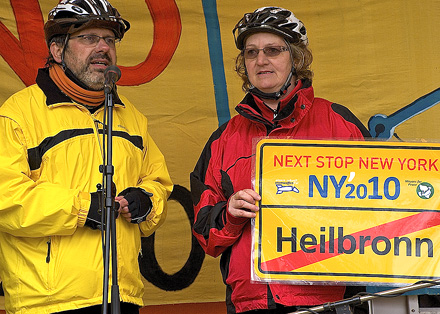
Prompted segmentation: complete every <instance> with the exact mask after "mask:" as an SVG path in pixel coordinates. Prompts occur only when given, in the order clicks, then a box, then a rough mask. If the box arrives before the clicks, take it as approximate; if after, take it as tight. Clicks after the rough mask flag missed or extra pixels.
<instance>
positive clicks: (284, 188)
mask: <svg viewBox="0 0 440 314" xmlns="http://www.w3.org/2000/svg"><path fill="white" fill-rule="evenodd" d="M276 186H277V194H282V193H284V192H295V193H299V190H298V188H297V187H296V186H294V185H289V184H276Z"/></svg>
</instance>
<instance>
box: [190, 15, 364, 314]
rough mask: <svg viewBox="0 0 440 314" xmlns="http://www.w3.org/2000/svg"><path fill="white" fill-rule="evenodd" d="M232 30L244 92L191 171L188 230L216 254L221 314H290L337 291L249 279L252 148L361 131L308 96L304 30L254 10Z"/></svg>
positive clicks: (341, 110)
mask: <svg viewBox="0 0 440 314" xmlns="http://www.w3.org/2000/svg"><path fill="white" fill-rule="evenodd" d="M233 33H234V36H235V43H236V46H237V48H238V49H239V50H240V53H239V55H238V57H237V60H236V71H237V73H238V74H239V75H240V76H241V77H242V79H243V89H244V90H245V91H246V92H247V93H246V96H245V97H244V99H243V100H242V101H241V103H240V104H239V105H238V106H237V107H236V110H237V112H238V113H239V114H238V115H236V116H235V117H233V118H232V119H231V120H229V121H228V122H227V123H225V124H224V125H222V126H221V127H219V128H218V129H217V130H216V131H215V132H214V133H213V134H212V136H211V137H210V139H209V140H208V142H207V144H206V146H205V148H204V150H203V152H202V154H201V156H200V159H199V161H198V163H197V165H196V167H195V169H194V171H193V172H192V173H191V190H192V196H193V201H194V209H195V223H194V226H193V233H194V235H195V236H196V237H197V239H198V240H199V242H200V244H201V246H202V247H203V248H204V250H205V252H206V253H207V254H209V255H211V256H214V257H216V256H219V255H222V257H221V262H220V264H221V271H222V275H223V279H224V282H225V284H226V303H227V309H228V313H244V312H251V313H254V312H257V313H290V312H293V311H295V310H296V309H298V308H299V307H310V306H312V305H319V304H322V303H326V302H332V301H337V300H340V299H342V298H343V296H344V291H345V287H343V286H319V285H309V286H301V285H288V284H273V283H269V284H261V283H252V282H251V273H250V272H251V223H250V221H251V219H252V218H254V217H255V216H256V214H255V213H256V212H257V211H258V206H257V205H256V202H257V201H258V200H260V196H259V195H258V194H257V193H256V192H255V191H254V190H253V188H252V180H251V173H252V168H251V166H252V143H253V140H254V139H255V138H261V137H265V136H273V137H290V138H308V139H331V138H333V139H359V140H361V139H363V138H364V137H367V136H369V133H368V131H367V129H366V128H365V127H364V126H363V125H362V123H361V122H360V121H359V120H358V119H357V118H356V117H355V116H354V115H353V114H352V113H351V112H350V111H349V110H348V109H347V108H345V107H343V106H341V105H338V104H335V103H332V102H330V101H328V100H325V99H322V98H316V97H314V93H313V87H312V71H311V70H310V64H311V62H312V54H311V52H310V50H309V48H308V39H307V32H306V29H305V27H304V25H303V24H302V22H301V21H299V20H298V19H297V18H296V17H295V16H294V15H293V14H292V12H290V11H288V10H285V9H283V8H278V7H264V8H260V9H257V10H256V11H254V12H252V13H247V14H245V15H244V17H243V18H242V19H241V20H240V21H239V22H238V24H237V25H236V27H235V28H234V30H233ZM321 313H322V312H321Z"/></svg>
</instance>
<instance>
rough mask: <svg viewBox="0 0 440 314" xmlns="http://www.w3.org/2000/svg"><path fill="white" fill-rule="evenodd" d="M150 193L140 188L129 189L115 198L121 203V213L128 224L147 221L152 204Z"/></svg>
mask: <svg viewBox="0 0 440 314" xmlns="http://www.w3.org/2000/svg"><path fill="white" fill-rule="evenodd" d="M150 196H152V195H149V193H147V192H145V191H144V190H142V189H140V188H128V189H125V190H124V191H122V192H121V194H120V195H119V196H117V197H116V198H115V201H116V202H118V203H119V205H120V206H119V213H121V215H122V217H124V218H125V220H127V221H128V222H131V223H133V224H139V223H141V222H142V221H145V220H146V219H147V216H148V214H149V213H150V212H151V207H152V203H151V200H150Z"/></svg>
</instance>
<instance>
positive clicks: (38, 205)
mask: <svg viewBox="0 0 440 314" xmlns="http://www.w3.org/2000/svg"><path fill="white" fill-rule="evenodd" d="M0 129H1V130H2V135H1V136H0V147H1V150H0V231H1V232H5V233H9V234H12V235H14V236H17V237H41V236H50V235H70V234H72V233H73V232H74V231H75V230H76V228H77V226H78V225H81V224H84V221H85V218H86V216H87V213H88V209H89V207H90V194H89V193H86V192H81V191H79V190H77V189H69V188H64V187H62V186H60V185H56V184H53V183H50V182H47V181H45V180H44V179H38V180H33V179H32V173H31V170H30V166H29V162H28V154H27V149H28V147H27V145H26V138H25V136H24V134H23V131H22V129H21V128H20V126H19V125H18V123H17V122H16V121H14V120H12V119H10V118H8V117H5V116H0Z"/></svg>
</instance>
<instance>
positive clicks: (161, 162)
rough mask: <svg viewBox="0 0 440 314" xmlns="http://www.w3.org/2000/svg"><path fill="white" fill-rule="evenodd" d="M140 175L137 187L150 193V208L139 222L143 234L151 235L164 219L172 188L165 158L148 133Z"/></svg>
mask: <svg viewBox="0 0 440 314" xmlns="http://www.w3.org/2000/svg"><path fill="white" fill-rule="evenodd" d="M143 158H144V161H143V165H142V175H141V177H140V178H139V185H138V186H137V187H139V188H142V189H144V190H145V191H147V192H149V193H151V194H152V195H153V196H152V197H151V202H152V209H151V212H150V214H149V215H148V216H147V220H146V221H144V222H142V223H141V224H139V228H140V230H141V232H142V235H143V236H149V235H151V234H152V233H153V232H154V231H155V230H156V229H157V228H158V227H159V226H160V225H161V224H162V223H163V222H164V220H165V217H166V213H167V199H168V197H169V196H170V194H171V191H172V189H173V183H172V182H171V178H170V176H169V174H168V170H167V166H166V164H165V158H164V156H163V155H162V153H161V152H160V150H159V148H158V147H157V145H156V144H155V143H154V141H153V139H152V138H151V136H150V135H149V134H147V135H146V143H145V145H144V157H143Z"/></svg>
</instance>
